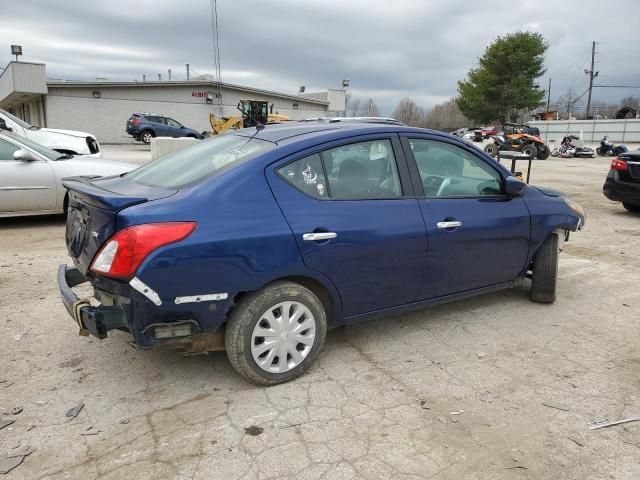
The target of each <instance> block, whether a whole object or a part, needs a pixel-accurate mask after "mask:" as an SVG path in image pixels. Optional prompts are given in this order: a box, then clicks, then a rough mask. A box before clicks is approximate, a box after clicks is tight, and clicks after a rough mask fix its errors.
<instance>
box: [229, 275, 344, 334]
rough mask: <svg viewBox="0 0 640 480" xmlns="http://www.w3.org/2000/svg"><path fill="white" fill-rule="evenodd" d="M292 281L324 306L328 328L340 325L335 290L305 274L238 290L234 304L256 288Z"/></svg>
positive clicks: (340, 316) (288, 276) (340, 314)
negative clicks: (251, 289) (251, 288)
mask: <svg viewBox="0 0 640 480" xmlns="http://www.w3.org/2000/svg"><path fill="white" fill-rule="evenodd" d="M282 281H285V282H293V283H297V284H298V285H302V286H303V287H305V288H307V289H309V290H311V291H312V292H313V294H314V295H315V296H316V297H318V299H319V300H320V302H321V303H322V306H323V307H324V311H325V313H326V316H327V326H328V327H329V329H331V328H333V327H336V326H339V325H341V324H342V323H343V322H342V313H341V312H342V310H341V308H340V299H339V297H338V294H337V292H335V291H333V289H332V288H331V287H328V286H327V285H325V284H324V283H323V282H322V281H320V280H318V279H317V278H313V277H311V276H307V275H287V276H283V277H278V278H274V279H272V280H270V281H269V282H267V283H265V284H264V285H262V286H261V287H260V288H259V289H256V290H253V291H250V292H249V291H245V292H239V293H238V294H236V295H235V297H234V305H237V304H238V302H240V300H241V299H242V298H243V297H244V296H245V295H248V294H250V293H253V292H257V291H258V290H262V289H263V288H265V287H267V286H268V285H271V284H273V283H275V282H282Z"/></svg>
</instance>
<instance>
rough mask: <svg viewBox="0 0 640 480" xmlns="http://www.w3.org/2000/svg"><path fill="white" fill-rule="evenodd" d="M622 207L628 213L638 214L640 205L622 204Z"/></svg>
mask: <svg viewBox="0 0 640 480" xmlns="http://www.w3.org/2000/svg"><path fill="white" fill-rule="evenodd" d="M622 206H623V207H624V208H626V209H627V210H629V211H630V212H640V205H636V204H634V203H626V202H623V203H622Z"/></svg>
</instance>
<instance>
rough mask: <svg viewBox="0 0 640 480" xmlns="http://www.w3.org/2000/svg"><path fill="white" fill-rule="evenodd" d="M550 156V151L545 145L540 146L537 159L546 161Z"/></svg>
mask: <svg viewBox="0 0 640 480" xmlns="http://www.w3.org/2000/svg"><path fill="white" fill-rule="evenodd" d="M549 155H551V149H550V148H549V147H548V146H547V145H542V146H541V147H540V148H539V149H538V159H540V160H546V159H547V158H549Z"/></svg>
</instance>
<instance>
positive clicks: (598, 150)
mask: <svg viewBox="0 0 640 480" xmlns="http://www.w3.org/2000/svg"><path fill="white" fill-rule="evenodd" d="M596 154H598V156H599V157H604V154H603V153H602V148H600V147H598V148H596Z"/></svg>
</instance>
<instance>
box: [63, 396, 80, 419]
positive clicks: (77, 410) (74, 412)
mask: <svg viewBox="0 0 640 480" xmlns="http://www.w3.org/2000/svg"><path fill="white" fill-rule="evenodd" d="M83 408H84V401H82V400H81V401H80V403H79V404H77V405H76V406H75V407H73V408H71V409H70V410H69V411H68V412H67V413H65V416H67V417H69V418H76V417H77V416H78V414H79V413H80V411H81V410H82V409H83Z"/></svg>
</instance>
